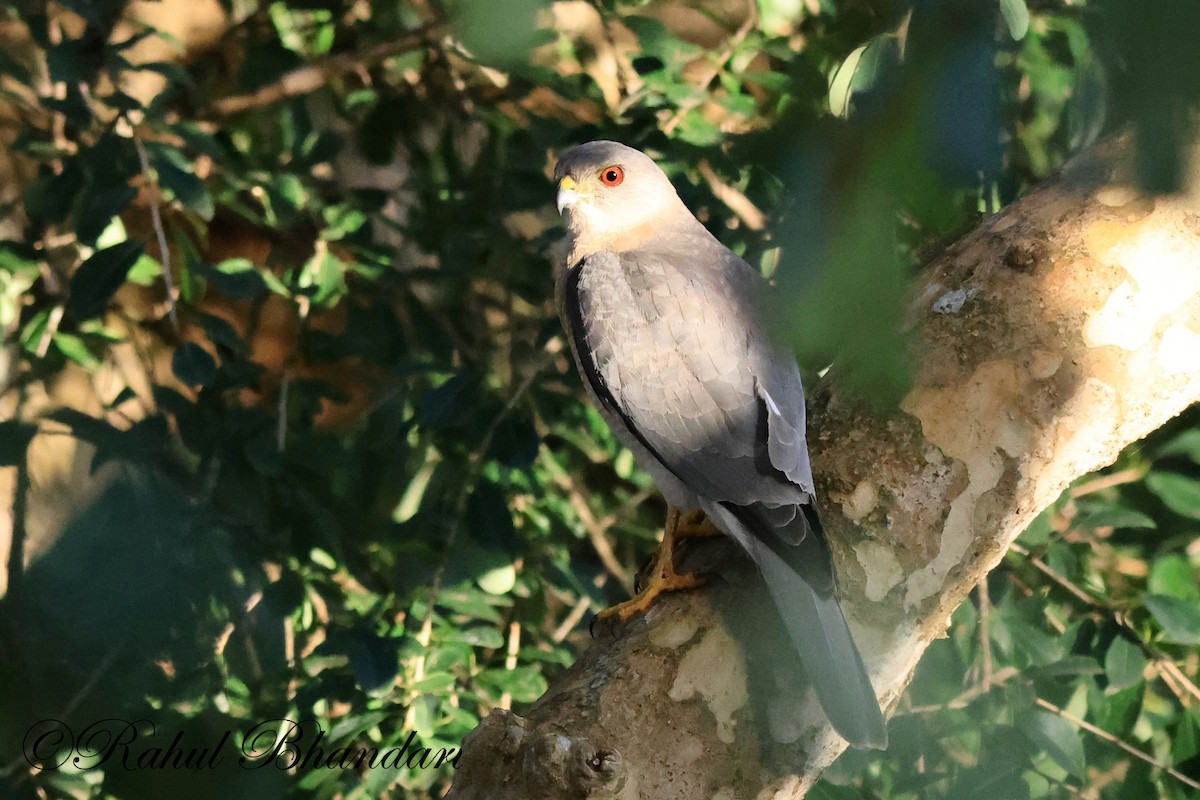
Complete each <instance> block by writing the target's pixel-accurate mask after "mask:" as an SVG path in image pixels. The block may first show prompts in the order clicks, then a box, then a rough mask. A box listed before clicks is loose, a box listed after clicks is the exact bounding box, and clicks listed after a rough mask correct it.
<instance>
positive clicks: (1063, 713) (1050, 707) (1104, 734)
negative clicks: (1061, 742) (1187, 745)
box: [1037, 697, 1200, 789]
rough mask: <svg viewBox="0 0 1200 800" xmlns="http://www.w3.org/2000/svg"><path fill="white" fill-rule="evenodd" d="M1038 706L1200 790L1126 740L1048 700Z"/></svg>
mask: <svg viewBox="0 0 1200 800" xmlns="http://www.w3.org/2000/svg"><path fill="white" fill-rule="evenodd" d="M1037 704H1038V705H1039V706H1040V707H1042V708H1044V709H1046V710H1047V711H1049V712H1051V713H1054V714H1057V715H1058V716H1060V717H1062V718H1063V719H1065V720H1066V721H1067V722H1070V723H1071V724H1072V725H1078V726H1079V727H1080V728H1083V729H1084V730H1085V731H1087V732H1088V733H1091V734H1093V735H1095V736H1099V737H1100V738H1101V739H1103V740H1105V741H1106V742H1112V743H1113V744H1115V745H1116V746H1117V747H1119V748H1121V749H1122V750H1124V751H1125V752H1126V753H1129V755H1131V756H1134V757H1135V758H1140V759H1141V760H1142V761H1145V762H1146V763H1147V764H1149V765H1150V766H1152V767H1158V768H1159V769H1161V770H1162V771H1164V772H1166V773H1167V774H1168V775H1170V776H1171V777H1172V778H1174V779H1175V780H1177V781H1179V782H1180V783H1182V784H1183V785H1184V786H1188V787H1190V788H1192V789H1200V783H1197V782H1196V781H1194V780H1192V779H1191V778H1189V777H1188V776H1187V775H1184V774H1183V773H1182V772H1179V771H1178V770H1176V769H1175V768H1173V767H1169V766H1167V765H1166V764H1164V763H1162V762H1161V761H1157V760H1155V758H1154V757H1153V756H1151V755H1149V754H1148V753H1144V752H1142V751H1141V750H1138V749H1137V748H1136V747H1134V746H1133V745H1131V744H1129V743H1128V742H1126V741H1125V740H1123V739H1121V738H1120V737H1118V736H1114V735H1113V734H1111V733H1109V732H1108V731H1106V730H1104V729H1103V728H1097V727H1096V726H1095V725H1093V724H1092V723H1090V722H1088V721H1087V720H1084V719H1080V718H1079V717H1077V716H1075V715H1074V714H1072V713H1071V712H1069V711H1067V710H1065V709H1062V708H1059V707H1058V706H1056V705H1054V704H1053V703H1051V702H1049V701H1048V700H1043V699H1042V698H1040V697H1039V698H1038V699H1037Z"/></svg>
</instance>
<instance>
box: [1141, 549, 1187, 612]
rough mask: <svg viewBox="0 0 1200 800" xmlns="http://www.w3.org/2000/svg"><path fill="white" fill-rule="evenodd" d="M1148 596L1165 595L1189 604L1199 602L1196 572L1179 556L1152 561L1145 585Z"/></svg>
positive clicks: (1174, 555)
mask: <svg viewBox="0 0 1200 800" xmlns="http://www.w3.org/2000/svg"><path fill="white" fill-rule="evenodd" d="M1146 589H1147V591H1148V592H1149V593H1150V594H1165V595H1170V596H1171V597H1178V598H1179V599H1180V600H1187V601H1191V602H1196V601H1200V586H1197V585H1196V570H1195V569H1194V568H1193V567H1192V563H1191V562H1190V561H1189V560H1188V559H1187V558H1185V557H1184V556H1181V555H1176V554H1172V555H1167V556H1163V557H1162V558H1158V559H1155V560H1154V564H1153V565H1151V567H1150V578H1149V580H1148V581H1147V583H1146Z"/></svg>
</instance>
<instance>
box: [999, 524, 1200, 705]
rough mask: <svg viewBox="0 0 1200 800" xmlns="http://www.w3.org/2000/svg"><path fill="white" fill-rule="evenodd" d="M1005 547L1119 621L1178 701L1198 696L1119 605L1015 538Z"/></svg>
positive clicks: (1192, 686) (1071, 593) (1188, 682)
mask: <svg viewBox="0 0 1200 800" xmlns="http://www.w3.org/2000/svg"><path fill="white" fill-rule="evenodd" d="M1008 547H1009V549H1010V550H1012V551H1013V552H1014V553H1018V554H1020V555H1022V556H1024V557H1025V559H1026V560H1027V561H1028V562H1029V563H1030V564H1031V565H1033V567H1034V568H1035V569H1037V570H1038V571H1039V572H1041V573H1042V574H1043V575H1045V576H1046V577H1048V578H1049V579H1050V580H1052V581H1054V583H1056V584H1058V585H1059V586H1060V587H1062V588H1063V589H1065V590H1066V591H1067V592H1068V593H1069V594H1070V595H1071V596H1072V597H1074V598H1076V599H1077V600H1079V601H1080V602H1082V603H1084V604H1085V605H1087V606H1088V607H1090V608H1093V609H1096V610H1098V611H1104V612H1105V613H1107V614H1109V615H1110V616H1111V617H1112V619H1113V620H1114V621H1115V622H1116V623H1117V624H1118V625H1120V626H1121V627H1122V628H1123V629H1124V630H1126V631H1128V632H1129V633H1130V635H1131V636H1132V637H1133V638H1134V640H1135V641H1136V642H1137V644H1138V646H1139V647H1141V649H1142V652H1143V653H1145V654H1146V656H1147V657H1148V658H1149V659H1150V661H1151V662H1152V663H1153V664H1154V665H1155V666H1156V667H1158V669H1159V670H1160V677H1161V678H1162V679H1163V683H1165V684H1167V688H1169V689H1170V690H1171V693H1172V694H1174V695H1175V696H1176V697H1177V698H1178V699H1179V702H1181V703H1183V704H1184V705H1188V704H1189V698H1190V699H1191V700H1200V687H1197V686H1196V684H1195V683H1194V682H1193V681H1192V680H1191V679H1190V678H1189V677H1188V676H1187V675H1185V674H1184V673H1183V670H1181V669H1180V668H1179V667H1178V665H1176V664H1175V662H1174V661H1172V660H1171V659H1170V658H1169V657H1168V656H1167V655H1166V654H1165V653H1163V652H1161V651H1160V650H1158V649H1157V648H1155V647H1153V646H1151V645H1149V644H1147V643H1145V642H1143V641H1142V639H1141V636H1140V635H1139V634H1138V632H1137V631H1136V630H1134V629H1133V628H1132V627H1131V626H1130V625H1129V624H1128V622H1126V620H1125V619H1124V615H1123V612H1122V611H1121V610H1120V609H1118V608H1115V607H1114V606H1112V605H1110V604H1109V603H1107V602H1105V601H1104V600H1103V599H1101V598H1099V597H1096V596H1095V595H1092V594H1089V593H1088V592H1087V591H1085V590H1084V589H1082V588H1080V587H1079V586H1077V585H1076V584H1075V583H1074V582H1072V581H1071V580H1070V579H1069V578H1067V577H1065V576H1063V575H1062V574H1060V573H1059V572H1058V571H1057V570H1055V569H1054V568H1053V567H1051V566H1050V565H1049V564H1047V563H1046V562H1045V561H1043V560H1042V559H1040V558H1038V557H1037V556H1035V555H1033V554H1032V553H1030V552H1029V550H1028V549H1026V548H1025V547H1022V546H1021V545H1019V544H1017V543H1015V542H1014V543H1012V544H1010V545H1009V546H1008Z"/></svg>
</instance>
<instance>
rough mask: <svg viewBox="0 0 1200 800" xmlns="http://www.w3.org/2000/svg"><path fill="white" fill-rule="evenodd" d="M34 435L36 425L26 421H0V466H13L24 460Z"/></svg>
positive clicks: (35, 433)
mask: <svg viewBox="0 0 1200 800" xmlns="http://www.w3.org/2000/svg"><path fill="white" fill-rule="evenodd" d="M36 435H37V426H36V425H31V424H29V423H28V422H20V421H18V420H15V419H8V420H4V421H3V422H0V467H15V466H17V465H18V464H20V463H21V462H22V461H24V460H25V451H26V449H27V448H28V447H29V443H30V442H31V441H33V437H34V436H36Z"/></svg>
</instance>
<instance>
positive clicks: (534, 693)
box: [479, 666, 546, 703]
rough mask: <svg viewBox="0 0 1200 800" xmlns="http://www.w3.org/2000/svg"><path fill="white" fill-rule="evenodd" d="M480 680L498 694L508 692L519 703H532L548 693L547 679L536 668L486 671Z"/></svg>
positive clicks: (526, 667) (525, 667)
mask: <svg viewBox="0 0 1200 800" xmlns="http://www.w3.org/2000/svg"><path fill="white" fill-rule="evenodd" d="M479 680H480V682H482V683H484V684H486V685H488V686H491V687H493V688H494V689H495V690H496V692H497V693H504V692H508V693H509V694H511V695H512V698H513V700H515V701H517V702H518V703H532V702H533V701H534V700H537V699H538V698H539V697H541V696H542V695H543V694H544V693H545V692H546V678H545V677H544V676H543V675H542V673H541V670H540V668H538V667H535V666H523V667H517V668H516V669H490V670H484V671H483V672H482V673H480V675H479Z"/></svg>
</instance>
